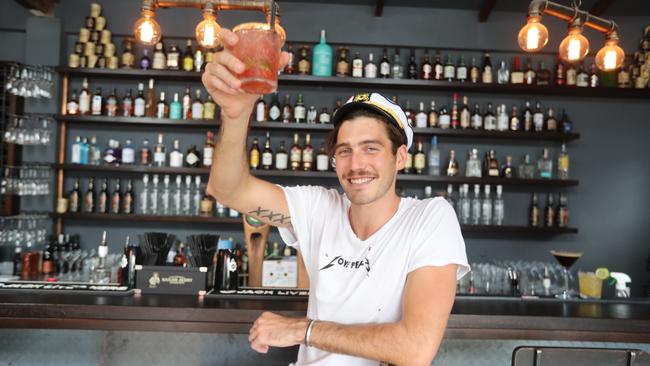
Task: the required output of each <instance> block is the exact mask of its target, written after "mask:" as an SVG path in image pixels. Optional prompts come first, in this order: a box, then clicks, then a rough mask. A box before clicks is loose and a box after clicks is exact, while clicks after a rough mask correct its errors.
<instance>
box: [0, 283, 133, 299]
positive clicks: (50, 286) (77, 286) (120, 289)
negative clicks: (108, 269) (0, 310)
mask: <svg viewBox="0 0 650 366" xmlns="http://www.w3.org/2000/svg"><path fill="white" fill-rule="evenodd" d="M0 291H3V292H4V291H17V292H21V293H26V292H31V293H56V294H71V295H102V296H130V295H133V293H134V291H133V289H129V288H128V287H127V286H120V285H118V284H102V285H98V284H93V283H81V282H57V283H53V282H39V281H6V282H0Z"/></svg>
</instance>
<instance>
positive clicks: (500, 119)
mask: <svg viewBox="0 0 650 366" xmlns="http://www.w3.org/2000/svg"><path fill="white" fill-rule="evenodd" d="M509 122H510V121H509V118H508V112H506V105H505V104H501V105H500V106H498V107H497V131H508V128H509V127H510V126H509Z"/></svg>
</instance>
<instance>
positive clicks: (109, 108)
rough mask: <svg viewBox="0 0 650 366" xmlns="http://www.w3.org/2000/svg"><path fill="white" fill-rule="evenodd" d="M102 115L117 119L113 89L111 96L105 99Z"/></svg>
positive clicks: (115, 93)
mask: <svg viewBox="0 0 650 366" xmlns="http://www.w3.org/2000/svg"><path fill="white" fill-rule="evenodd" d="M104 113H105V114H106V116H108V117H117V90H116V89H115V88H113V91H112V92H111V95H109V96H108V98H106V105H105V107H104Z"/></svg>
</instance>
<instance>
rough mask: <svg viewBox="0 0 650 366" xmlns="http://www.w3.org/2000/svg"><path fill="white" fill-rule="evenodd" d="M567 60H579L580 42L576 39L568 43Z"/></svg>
mask: <svg viewBox="0 0 650 366" xmlns="http://www.w3.org/2000/svg"><path fill="white" fill-rule="evenodd" d="M568 51H569V52H568V58H569V60H572V61H573V60H577V59H579V58H580V41H579V40H577V39H571V40H570V41H569V47H568Z"/></svg>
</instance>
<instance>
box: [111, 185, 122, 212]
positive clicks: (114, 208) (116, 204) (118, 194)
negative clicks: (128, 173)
mask: <svg viewBox="0 0 650 366" xmlns="http://www.w3.org/2000/svg"><path fill="white" fill-rule="evenodd" d="M121 201H122V190H121V188H120V179H119V178H118V179H117V181H116V182H115V190H114V191H113V194H111V208H110V213H112V214H119V213H120V208H121V203H122V202H121Z"/></svg>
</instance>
